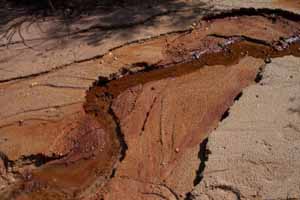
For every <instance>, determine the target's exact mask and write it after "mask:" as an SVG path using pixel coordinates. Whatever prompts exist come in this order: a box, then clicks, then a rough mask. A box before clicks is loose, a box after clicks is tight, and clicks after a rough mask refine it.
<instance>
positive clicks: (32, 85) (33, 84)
mask: <svg viewBox="0 0 300 200" xmlns="http://www.w3.org/2000/svg"><path fill="white" fill-rule="evenodd" d="M37 84H38V83H37V82H33V83H31V84H30V87H34V86H36V85H37Z"/></svg>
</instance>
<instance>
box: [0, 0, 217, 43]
mask: <svg viewBox="0 0 300 200" xmlns="http://www.w3.org/2000/svg"><path fill="white" fill-rule="evenodd" d="M13 1H15V0H13ZM22 1H25V0H22ZM26 1H36V0H26ZM26 1H25V2H26ZM47 1H48V0H43V1H41V2H40V3H39V4H38V5H35V7H32V6H25V5H23V4H21V5H20V4H17V5H14V6H12V5H11V4H5V3H3V2H2V6H1V3H0V6H1V9H0V13H1V14H0V17H1V20H0V45H2V46H4V44H5V45H7V46H8V45H11V44H16V43H23V44H24V45H25V46H26V47H27V48H34V47H33V46H32V45H30V42H32V41H34V40H41V43H40V44H41V45H42V44H44V43H45V41H48V40H53V39H60V38H64V37H67V38H68V41H70V42H72V40H80V41H82V42H84V43H85V44H87V45H90V46H98V45H101V44H103V42H105V40H107V39H109V38H111V39H112V38H119V39H124V40H131V39H133V38H134V37H135V35H136V34H139V33H141V31H143V29H140V28H139V27H141V26H143V28H144V29H147V28H149V27H156V26H158V25H159V24H160V23H161V21H160V17H163V16H166V17H167V16H168V17H169V18H168V19H167V21H168V26H173V27H181V26H183V25H184V24H185V23H187V22H190V21H191V20H193V19H194V18H195V17H196V16H198V15H200V16H202V15H204V14H205V13H208V12H212V10H213V8H212V7H210V6H208V5H207V4H205V3H201V2H199V1H197V2H196V1H188V2H189V3H187V2H185V1H172V0H147V1H143V2H140V1H137V0H124V1H122V0H116V1H106V0H102V1H93V2H97V4H93V6H94V7H91V6H85V7H84V8H83V9H81V8H80V9H78V10H76V9H74V8H73V7H68V6H65V7H64V6H61V7H58V5H57V4H55V5H54V6H55V7H56V8H59V9H58V10H57V11H55V12H52V13H51V9H53V8H51V6H49V5H48V6H45V2H47ZM52 1H53V0H52ZM56 1H58V0H56ZM56 1H54V2H56ZM77 1H79V0H77ZM82 1H84V0H81V2H82ZM86 1H88V2H89V1H90V0H86ZM190 2H193V3H190ZM195 2H196V3H195ZM22 6H23V7H22ZM51 23H52V25H51ZM49 24H50V25H49ZM33 26H34V27H35V29H37V32H39V33H38V34H37V35H42V36H39V37H36V38H34V37H32V38H28V37H27V36H26V34H24V31H26V30H28V29H31V28H32V27H33ZM46 26H50V27H47V29H46V30H43V29H44V27H46ZM67 44H68V42H66V43H64V44H62V46H60V48H61V47H63V45H67Z"/></svg>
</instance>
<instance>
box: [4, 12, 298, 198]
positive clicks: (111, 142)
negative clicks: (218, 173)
mask: <svg viewBox="0 0 300 200" xmlns="http://www.w3.org/2000/svg"><path fill="white" fill-rule="evenodd" d="M237 17H238V18H237ZM253 24H256V26H255V25H253ZM224 26H226V29H224ZM269 32H272V33H274V34H271V35H270V34H268V33H269ZM157 39H159V38H157ZM140 45H142V44H140ZM163 51H164V59H163V60H162V61H161V62H160V63H158V64H156V65H148V64H147V63H139V64H136V65H138V66H139V67H140V68H141V69H140V70H138V71H136V72H134V71H131V70H130V67H129V68H127V69H122V70H120V71H119V72H118V73H115V74H112V75H111V76H110V77H99V80H98V81H96V82H94V83H93V85H92V86H91V87H90V88H89V90H88V91H87V93H86V102H85V103H84V106H83V108H84V112H83V113H81V114H80V115H79V116H78V118H77V120H76V122H72V123H70V124H71V127H69V126H70V125H68V128H66V129H67V130H66V132H67V133H68V134H66V135H67V136H65V137H62V138H63V139H62V140H63V141H62V142H57V143H55V145H53V146H52V149H53V151H54V152H63V153H65V154H62V155H66V156H64V157H57V158H56V157H55V159H53V160H52V159H47V158H46V157H44V156H42V157H39V154H37V156H33V157H30V156H29V157H28V158H26V160H31V161H32V162H33V163H36V166H35V168H34V169H32V170H30V172H29V173H30V176H29V177H30V178H27V179H24V178H23V179H22V178H20V179H18V181H17V183H16V184H15V188H14V190H13V192H12V194H11V196H10V198H11V199H18V198H19V197H20V199H21V198H22V199H24V198H25V199H33V200H35V199H41V197H43V198H48V199H51V198H52V199H53V198H55V199H58V200H59V199H86V200H92V199H105V200H107V199H108V200H109V199H125V200H126V199H128V200H129V199H192V194H191V193H190V191H192V190H193V188H194V186H195V185H197V184H199V182H200V181H201V179H202V177H203V176H202V174H203V173H202V172H203V170H204V168H205V161H206V160H207V159H208V157H207V153H208V152H207V149H206V144H207V142H208V139H207V136H208V134H209V133H210V132H211V131H212V130H214V129H216V128H217V126H218V124H219V122H220V121H221V120H222V119H224V116H225V117H226V113H227V114H229V113H228V109H229V108H230V106H231V105H233V103H234V101H236V100H238V99H239V98H240V97H241V96H242V91H243V89H244V88H246V87H247V86H249V85H251V84H255V83H258V82H259V81H260V80H261V78H262V77H261V71H262V70H263V66H264V65H265V62H270V61H271V60H270V59H271V58H275V57H281V56H285V55H294V56H300V17H299V16H298V15H296V14H293V13H289V12H286V11H281V10H268V9H258V10H256V9H240V10H233V11H231V12H228V13H221V14H218V15H216V16H208V17H205V18H204V20H203V21H201V22H200V23H199V24H198V25H197V26H196V27H195V29H194V30H193V31H191V32H188V33H182V34H178V37H176V38H175V39H173V41H172V42H171V43H170V45H168V46H166V47H165V48H164V50H163ZM132 67H135V66H132ZM224 113H225V115H224ZM141 132H142V133H141ZM199 144H200V151H199ZM197 155H198V158H199V159H200V160H199V159H198V158H197ZM1 158H2V160H9V159H8V158H7V157H1ZM39 161H41V162H39ZM6 163H7V162H6ZM19 171H20V173H22V167H20V169H19ZM27 173H28V172H27ZM216 189H221V190H225V191H226V192H232V193H234V194H235V195H236V197H237V198H238V199H241V195H240V193H239V190H238V189H236V188H232V187H230V186H226V185H220V186H218V187H217V188H216ZM24 192H26V193H24ZM22 193H23V194H22ZM0 195H1V194H0ZM24 195H25V196H24Z"/></svg>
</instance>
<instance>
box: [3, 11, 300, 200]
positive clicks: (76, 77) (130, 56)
mask: <svg viewBox="0 0 300 200" xmlns="http://www.w3.org/2000/svg"><path fill="white" fill-rule="evenodd" d="M198 17H202V16H201V15H200V16H198ZM167 19H168V17H167V18H166V20H167ZM192 19H194V18H193V17H192ZM189 20H191V19H189ZM160 24H161V25H162V26H163V23H160ZM185 26H187V24H185ZM177 28H178V29H182V27H181V26H179V27H177ZM142 29H143V28H142ZM155 29H159V30H164V29H161V28H160V27H155ZM168 30H169V29H168ZM241 30H242V29H241ZM127 31H128V30H127ZM218 31H221V32H222V31H223V30H222V29H220V30H218V28H217V27H216V32H218ZM247 31H249V30H246V33H245V32H242V33H240V34H241V35H243V34H244V35H247V34H248V35H250V36H253V35H251V32H250V33H249V32H247ZM155 34H157V33H155ZM282 34H287V35H289V34H290V32H289V31H287V32H283V33H278V36H280V35H282ZM228 35H229V36H230V33H228ZM222 36H224V35H222ZM225 36H226V34H225ZM254 36H255V34H254ZM261 36H262V37H266V38H264V39H265V40H268V37H269V35H266V34H262V35H261ZM134 37H135V36H134ZM172 37H173V36H167V37H161V38H159V39H158V40H150V41H146V42H145V43H143V44H141V45H139V44H132V45H128V46H124V47H122V48H121V49H120V50H118V49H116V50H114V51H113V52H112V53H111V54H106V55H105V56H104V57H103V59H95V60H91V61H87V62H82V63H78V64H72V65H70V66H65V67H63V68H61V69H58V70H53V71H52V69H50V71H51V73H47V74H41V75H39V76H37V77H29V78H25V79H20V80H19V81H13V82H8V83H3V84H1V86H0V94H1V96H0V97H1V98H0V102H1V106H2V108H1V111H2V112H1V113H0V117H3V118H2V119H1V122H0V123H1V124H2V125H3V126H5V127H3V126H2V127H1V130H0V131H1V140H0V144H1V148H3V149H9V151H11V152H9V155H10V156H9V158H10V159H18V158H19V156H20V155H23V154H24V153H25V154H31V153H32V154H36V153H39V152H43V153H45V154H46V155H47V154H48V155H51V153H52V151H51V150H53V149H52V148H50V149H49V147H48V146H45V144H44V143H43V142H42V141H44V140H45V138H46V140H47V142H49V143H50V144H52V143H56V142H55V141H57V138H58V136H57V134H58V135H59V131H56V130H59V128H57V129H55V128H54V129H53V130H52V131H53V134H51V137H49V136H47V134H46V135H45V136H43V135H39V134H38V133H41V132H43V130H48V129H52V128H51V123H54V124H55V123H57V122H59V121H61V123H62V124H64V123H65V122H64V120H62V119H65V121H67V120H68V118H69V117H70V116H71V118H72V117H75V118H76V117H78V119H79V121H80V120H81V115H82V114H81V112H82V107H81V104H82V102H83V100H84V95H85V90H86V89H87V88H88V87H89V86H90V85H91V83H92V82H93V81H94V80H96V79H97V78H98V76H99V75H104V76H107V75H109V74H111V73H112V72H115V71H116V70H117V69H119V68H120V67H123V66H124V65H125V66H126V65H128V66H130V64H132V63H134V62H147V63H149V64H155V63H157V62H159V61H160V60H161V59H163V58H164V56H165V54H164V48H165V46H166V45H168V42H166V41H167V39H166V38H169V39H170V41H172V39H174V38H175V37H176V34H175V35H174V37H173V38H172ZM137 38H138V37H137ZM259 38H260V37H258V39H259ZM170 41H169V42H170ZM220 41H221V42H224V38H223V39H220ZM225 41H226V40H225ZM106 43H108V41H107V42H105V44H106ZM114 45H115V44H114V43H113V44H112V46H114ZM176 45H180V43H175V44H174V46H175V47H176ZM197 45H198V44H197V43H195V46H197ZM98 47H99V48H101V47H103V46H102V45H100V46H98ZM98 47H97V48H98ZM201 48H203V47H201ZM204 48H205V46H204ZM104 49H105V48H104ZM94 50H95V49H94ZM94 50H93V53H95V51H94ZM189 50H193V48H191V49H189ZM24 52H27V50H25V51H24ZM98 53H99V52H97V55H98ZM37 56H38V55H37ZM52 58H55V57H52ZM250 60H252V59H250ZM250 60H247V61H249V62H250ZM259 62H262V60H260V61H259ZM294 62H296V61H295V60H292V63H294ZM108 65H109V66H110V67H109V68H108V67H107V66H108ZM53 66H59V65H56V64H55V65H53ZM43 70H44V69H43ZM30 73H31V72H30ZM38 73H39V72H38ZM272 76H273V75H272ZM292 84H296V83H292ZM173 90H174V91H173V93H176V92H177V91H176V88H175V89H174V88H173ZM184 91H185V90H184ZM125 94H126V93H125ZM183 94H184V92H182V95H183ZM183 96H184V95H183ZM15 97H17V98H15ZM33 99H34V101H33ZM146 99H147V98H146ZM160 99H161V96H160V95H158V97H157V98H155V100H153V101H152V102H149V105H150V110H149V111H148V112H146V117H144V116H143V117H141V119H140V118H139V117H137V120H135V121H137V122H138V121H139V120H141V123H140V124H142V125H141V127H142V128H141V129H142V130H143V131H142V134H139V135H140V136H141V137H145V138H146V139H147V135H146V136H145V134H144V132H147V131H148V132H149V128H148V127H149V126H150V125H148V124H149V122H148V121H149V120H150V119H152V120H153V114H152V113H153V112H152V111H151V110H153V109H156V110H157V109H158V108H157V107H158V106H157V105H158V104H162V103H160V102H161V101H159V100H160ZM189 100H191V99H189V98H187V101H189ZM174 101H175V102H176V100H174ZM147 102H148V101H147ZM179 104H180V103H179ZM147 105H148V104H147ZM176 105H177V104H176ZM180 105H181V104H180ZM196 107H197V106H196ZM200 107H201V106H200ZM178 109H180V107H178ZM116 110H118V109H117V106H116ZM183 110H185V109H183ZM297 110H298V107H297V106H296V105H295V106H292V107H291V108H289V112H291V113H297ZM24 111H25V112H24ZM124 112H125V113H126V111H124V110H121V112H120V113H119V115H120V116H123V115H124ZM195 112H196V110H195ZM170 113H172V112H171V111H170ZM74 114H75V116H74ZM169 115H170V114H169ZM169 115H168V116H169ZM170 116H171V115H170ZM218 116H219V115H218ZM197 117H198V116H196V118H197ZM154 118H155V117H154ZM168 118H170V117H168ZM142 119H143V120H142ZM71 121H73V119H72V120H71ZM217 121H218V120H217ZM150 122H151V120H150ZM180 122H181V121H180ZM180 122H179V123H180ZM296 122H297V121H296ZM165 123H166V124H168V122H165ZM186 123H187V124H189V123H192V122H188V121H187V122H186ZM45 124H48V125H46V126H44V125H45ZM49 124H50V125H49ZM150 124H151V123H150ZM53 126H54V127H55V126H56V125H53ZM72 126H75V127H77V125H76V124H75V125H72ZM10 127H14V128H15V127H17V128H16V129H15V131H14V134H13V135H12V134H11V132H10ZM45 127H47V128H45ZM150 127H151V126H150ZM167 128H168V126H167ZM287 128H290V129H293V130H296V131H297V130H299V129H298V127H297V126H296V125H295V124H293V123H292V124H288V125H287ZM24 130H28V134H26V135H22V133H24ZM30 130H37V131H30ZM67 132H68V131H67ZM129 132H131V131H129ZM150 132H151V131H150ZM163 132H164V131H163ZM183 132H184V131H183ZM186 133H188V131H187V132H186ZM100 135H101V134H100ZM24 136H25V137H26V140H23V141H22V139H20V137H24ZM290 136H291V135H289V136H288V137H290ZM77 137H78V136H76V133H75V136H74V138H75V140H76V138H77ZM99 137H100V136H99ZM199 137H200V136H199ZM201 137H202V136H201ZM291 137H292V138H293V137H294V136H293V135H292V136H291ZM12 138H15V140H14V139H12ZM74 138H72V137H71V138H67V139H71V140H70V141H72V140H73V139H74ZM91 138H92V139H93V137H91ZM146 139H145V141H147V140H146ZM150 139H151V138H150ZM180 139H182V138H180ZM180 139H179V140H180ZM8 140H9V141H10V143H7V141H8ZM32 140H39V141H41V143H35V144H34V145H33V146H32V144H31V142H30V141H32ZM182 140H184V139H182ZM24 141H25V143H24ZM197 142H198V143H199V142H200V141H197ZM2 144H3V145H2ZM14 144H18V145H19V146H14ZM24 144H25V145H24ZM86 144H89V141H87V143H84V145H86ZM188 144H189V143H188ZM5 145H8V146H5ZM9 145H10V146H9ZM39 145H40V146H39ZM72 145H73V144H72V143H71V142H70V146H69V147H68V145H66V147H63V146H61V147H57V149H56V153H60V152H64V151H66V152H68V151H70V147H71V149H72ZM84 145H83V146H84ZM58 146H59V145H58ZM96 146H97V145H96ZM153 146H154V145H153ZM151 147H152V146H151ZM130 149H131V148H130ZM183 149H184V148H183ZM183 149H182V148H178V147H176V148H175V150H174V152H175V153H174V152H172V153H171V152H169V153H170V155H172V154H175V155H176V154H185V155H187V156H184V158H186V160H184V161H181V162H179V165H178V168H177V171H176V170H175V171H176V173H175V175H182V174H181V173H183V172H184V171H185V169H188V168H190V167H191V166H193V167H192V168H193V169H197V168H198V165H199V159H198V157H197V154H198V151H199V145H197V146H195V147H194V148H191V150H186V152H185V153H183ZM132 151H134V150H133V149H132ZM177 151H178V152H179V153H178V152H177ZM176 152H177V153H176ZM171 157H172V156H171ZM71 158H72V157H71ZM72 159H74V158H72ZM76 159H78V158H75V160H76ZM133 160H134V159H133ZM150 160H151V159H150ZM151 161H152V160H151ZM185 161H186V162H185ZM153 163H155V162H153ZM166 163H168V162H166ZM175 163H176V162H175ZM162 164H163V165H164V164H165V162H163V163H162ZM177 164H178V163H177ZM154 166H155V165H154ZM127 167H128V166H127ZM135 167H136V166H133V167H130V166H129V168H132V169H135ZM145 167H148V166H145ZM149 167H151V166H149ZM46 168H47V167H46ZM50 168H51V167H50ZM125 168H126V162H125ZM138 168H139V167H138ZM142 168H143V167H142ZM159 168H160V167H158V169H159ZM175 168H176V167H175ZM121 169H122V168H121ZM294 169H297V168H294ZM298 169H299V168H298ZM124 171H125V172H126V170H123V172H122V170H121V171H120V172H118V171H117V172H116V173H115V174H114V176H116V177H115V179H116V180H117V181H114V182H112V183H111V185H112V186H111V187H112V190H114V191H116V192H115V193H114V194H112V193H110V194H109V195H108V196H107V197H109V198H112V199H114V198H117V197H118V196H119V195H120V196H121V197H123V196H122V191H129V192H130V193H132V196H131V197H132V198H134V197H135V196H134V195H137V196H136V197H137V198H138V197H139V198H146V197H147V198H149V199H161V198H169V199H183V198H184V196H185V192H188V191H190V190H191V189H192V188H193V185H192V183H191V182H190V183H189V184H186V183H187V182H188V181H181V180H177V177H176V176H175V175H174V177H173V178H172V177H171V178H170V179H172V180H171V181H170V185H171V187H170V186H169V182H168V184H167V183H164V182H160V178H159V177H155V174H154V175H153V177H152V178H153V179H155V180H158V181H154V182H152V181H153V180H150V181H148V180H146V181H145V180H143V178H144V177H145V176H144V175H143V173H142V174H139V173H138V174H134V173H135V172H134V173H133V175H134V176H135V177H136V179H135V178H130V177H127V176H126V173H125V172H124ZM138 171H139V170H138ZM154 171H155V170H154ZM145 172H147V171H145ZM148 172H149V173H150V174H151V173H154V172H152V170H148ZM5 173H7V172H5V170H4V172H3V174H5ZM122 173H123V175H122ZM190 173H191V174H190V177H188V176H187V179H189V180H191V179H192V178H193V177H194V176H195V173H196V171H190ZM124 174H125V175H124ZM183 174H184V173H183ZM46 179H47V177H46ZM118 180H119V181H118ZM144 181H145V182H144ZM176 181H177V182H176ZM178 181H179V182H180V181H181V182H180V183H178ZM120 183H124V184H120ZM175 183H176V184H175ZM173 184H174V185H173ZM129 186H130V187H129ZM216 190H222V191H221V193H222V192H224V190H226V191H230V190H232V188H231V187H227V186H223V185H216ZM141 191H143V192H142V193H141ZM195 191H197V189H196V190H195ZM234 192H235V193H236V190H235V189H234ZM284 192H285V191H284V190H283V193H284ZM225 193H226V192H225ZM195 194H196V193H195ZM111 195H112V196H111ZM114 195H115V196H114ZM138 195H141V196H138ZM227 195H228V196H227V198H230V194H228V192H227ZM280 195H281V193H279V196H280ZM20 198H21V199H22V198H25V199H26V196H25V197H24V196H21V197H20ZM53 198H54V197H53ZM128 198H130V196H128ZM132 198H131V199H132Z"/></svg>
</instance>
